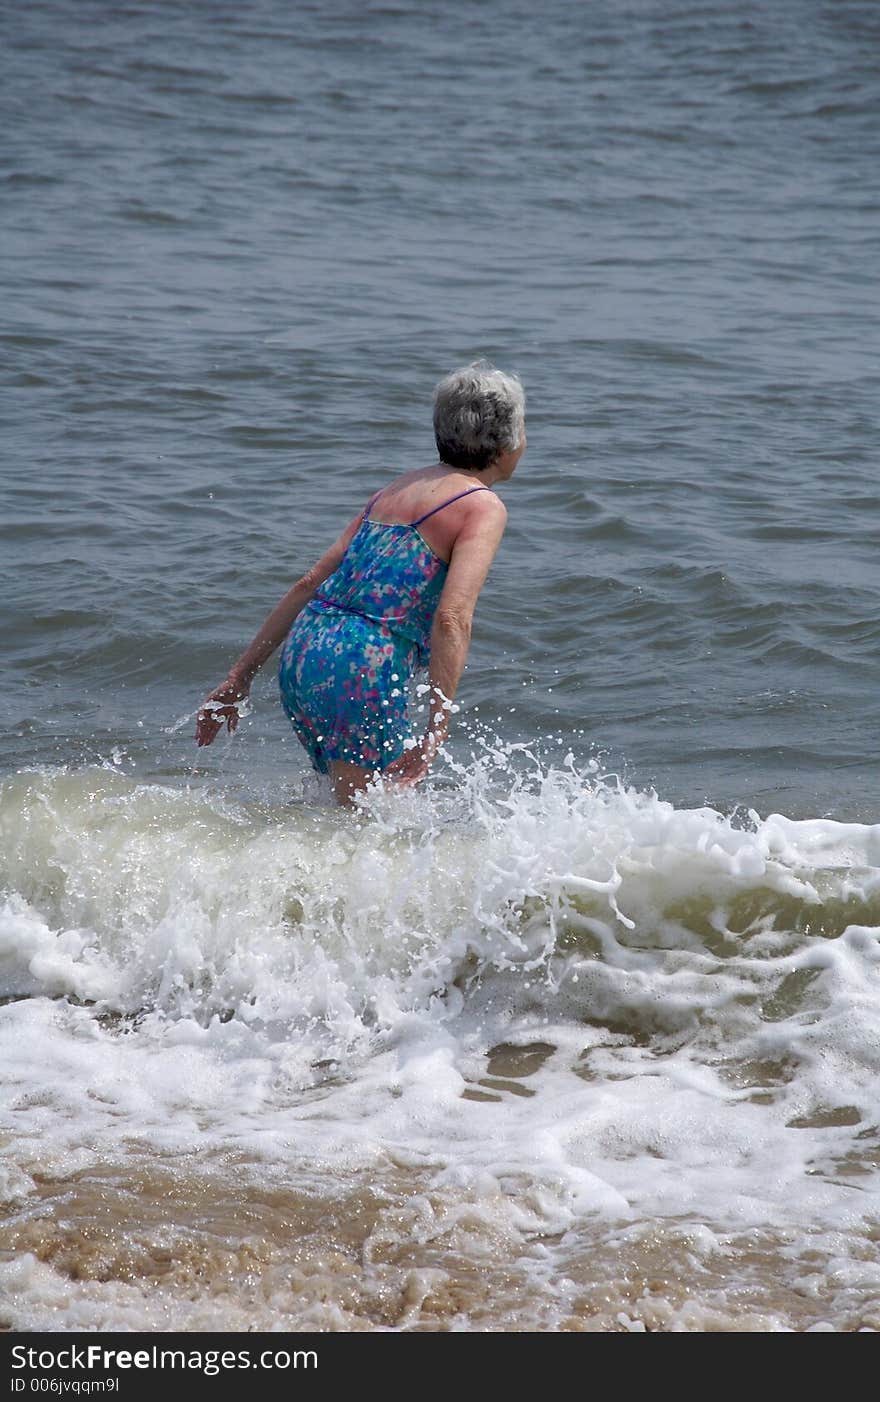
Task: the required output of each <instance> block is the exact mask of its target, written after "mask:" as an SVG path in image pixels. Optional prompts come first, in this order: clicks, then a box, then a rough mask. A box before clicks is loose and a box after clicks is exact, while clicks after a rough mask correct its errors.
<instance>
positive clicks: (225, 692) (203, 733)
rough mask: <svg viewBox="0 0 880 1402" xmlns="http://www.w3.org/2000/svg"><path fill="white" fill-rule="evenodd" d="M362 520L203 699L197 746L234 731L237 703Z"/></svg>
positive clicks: (302, 581)
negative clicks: (226, 731)
mask: <svg viewBox="0 0 880 1402" xmlns="http://www.w3.org/2000/svg"><path fill="white" fill-rule="evenodd" d="M362 519H363V517H362V516H360V515H358V516H355V518H354V520H353V521H350V522H349V523H348V525H347V526H346V528H345V530H344V531H343V532H342V534H341V535H340V536H339V537H338V538H337V539H336V540H335V541H334V542H333V544H332V545H331V546H330V549H329V550H327V551H325V552H324V554H323V555H322V556H321V558H320V560H318V561H317V562H316V563H315V564H314V565H312V568H311V569H310V570H307V571H306V573H305V574H304V575H303V576H302V578H301V579H298V580H297V581H296V583H295V584H294V585H293V587H292V588H291V589H288V591H287V593H286V594H285V595H284V597H283V599H280V600H279V602H278V603H277V604H276V605H275V607H274V609H273V610H272V612H271V613H270V614H269V615H268V617H267V618H266V619H265V620H264V622H263V623H262V625H261V627H260V628H258V630H257V632H256V634H255V636H254V638H253V640H252V641H251V643H250V644H249V646H248V647H247V648H246V649H245V651H244V652H243V653H242V654H241V656H240V657H239V658H238V660H237V662H234V663H233V665H232V666H231V667H230V669H229V673H228V675H227V677H226V680H225V681H224V682H221V684H220V685H219V686H218V687H215V688H214V690H213V691H212V692H211V694H210V695H209V696H206V697H205V700H204V701H203V702H202V705H201V707H200V708H199V712H198V715H197V717H196V740H197V742H198V744H199V745H210V744H211V742H212V741H213V740H215V739H216V738H217V736H218V735H219V733H220V731H221V730H222V729H223V723H224V721H225V722H226V726H227V729H228V730H230V731H232V730H235V728H236V726H237V725H238V707H237V702H239V701H241V700H242V699H243V698H244V697H245V696H247V694H248V692H249V691H250V689H251V682H252V681H253V679H254V677H255V676H256V674H257V672H258V671H259V670H260V668H261V667H262V666H263V664H264V662H266V661H268V659H269V658H270V657H271V656H272V653H273V652H274V651H275V649H276V648H277V647H280V645H281V644H282V643H283V642H284V639H285V638H286V637H287V634H288V633H289V632H290V628H291V625H292V624H293V621H294V619H295V618H296V617H297V615H298V614H299V613H301V612H302V610H303V609H304V608H305V606H306V604H307V603H308V602H309V600H310V599H311V598H312V597H313V595H314V594H315V591H316V590H317V589H319V588H320V586H321V585H322V584H323V583H324V580H325V579H329V578H330V575H331V574H332V573H333V571H334V570H335V569H338V567H339V565H340V563H341V561H342V557H343V555H344V554H345V552H346V550H347V549H348V547H349V545H350V544H351V542H352V540H353V538H354V535H355V533H356V532H357V530H358V527H359V526H360V524H361V521H362Z"/></svg>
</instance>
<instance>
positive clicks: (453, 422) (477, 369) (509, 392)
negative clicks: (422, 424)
mask: <svg viewBox="0 0 880 1402" xmlns="http://www.w3.org/2000/svg"><path fill="white" fill-rule="evenodd" d="M525 407H526V396H525V391H524V390H523V387H522V385H521V384H520V381H519V379H518V377H517V376H516V375H505V374H504V372H503V370H496V369H495V366H494V365H491V364H490V363H489V361H488V360H475V361H474V363H473V364H472V365H465V366H464V367H463V368H462V369H461V370H453V371H452V373H451V374H449V375H445V376H444V377H443V379H442V380H441V381H440V383H439V384H438V385H437V387H436V389H435V390H434V436H435V438H436V439H437V451H438V453H439V454H440V459H441V461H442V462H445V463H448V464H449V466H450V467H458V468H464V469H466V470H467V471H470V472H481V471H482V470H483V469H484V468H487V467H490V466H491V464H492V463H493V462H495V461H496V459H497V458H499V457H500V456H501V454H502V453H511V452H513V451H514V449H516V448H518V447H519V445H520V443H522V441H523V436H524V433H525Z"/></svg>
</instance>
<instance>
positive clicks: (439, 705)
mask: <svg viewBox="0 0 880 1402" xmlns="http://www.w3.org/2000/svg"><path fill="white" fill-rule="evenodd" d="M476 506H477V504H476V503H474V507H476ZM506 525H507V508H506V507H505V505H504V503H503V502H502V501H501V500H500V499H499V498H498V497H497V496H495V494H494V493H492V495H491V496H490V495H488V494H487V495H486V496H485V497H483V499H482V501H481V502H480V504H479V508H478V509H476V510H475V509H473V508H472V509H471V512H470V514H469V517H468V519H467V521H466V522H465V524H464V525H463V526H462V528H461V530H460V531H459V533H458V535H457V536H456V538H455V543H454V545H453V547H452V555H451V558H450V561H449V569H448V571H447V574H446V581H445V583H444V585H443V592H442V594H441V595H440V600H439V602H438V604H437V612H436V613H435V614H434V623H433V626H432V628H431V662H430V667H429V670H428V683H429V687H430V707H429V716H428V726H427V729H426V731H425V734H424V737H423V739H422V740H421V742H420V743H419V744H418V745H417V746H415V747H414V748H413V749H411V750H407V751H406V752H405V753H404V754H403V755H401V757H400V759H397V760H394V761H393V762H392V763H391V764H389V765H388V768H387V769H386V770H385V771H384V774H385V776H386V777H388V778H390V779H392V780H395V781H396V782H397V783H401V784H415V783H418V782H419V780H420V779H423V778H424V777H425V775H426V774H427V772H428V769H429V767H430V764H431V761H432V760H433V759H434V756H435V755H436V753H437V751H438V750H439V749H440V746H441V745H442V744H443V742H444V740H445V739H446V736H447V735H448V733H449V712H450V707H451V703H452V701H453V700H454V698H455V693H456V691H457V690H458V683H459V682H460V680H461V674H462V672H463V671H464V664H465V662H466V661H467V655H468V649H469V647H470V642H471V623H472V620H473V616H474V609H475V608H476V606H477V599H478V598H479V596H480V590H481V589H482V587H483V585H484V583H485V582H486V576H487V575H488V573H489V567H490V565H491V564H492V561H493V560H494V558H495V552H496V551H497V549H498V546H499V545H500V544H501V537H502V536H503V535H504V528H505V526H506Z"/></svg>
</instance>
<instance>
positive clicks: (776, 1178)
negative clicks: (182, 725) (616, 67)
mask: <svg viewBox="0 0 880 1402" xmlns="http://www.w3.org/2000/svg"><path fill="white" fill-rule="evenodd" d="M493 765H494V770H493ZM499 768H506V772H507V782H506V783H505V784H501V783H499V781H498V780H499ZM368 806H369V807H370V809H371V810H372V811H371V812H370V813H368V814H367V813H360V814H354V815H353V814H351V813H337V812H335V811H332V810H330V809H328V808H326V807H322V806H320V805H318V804H314V805H311V806H309V805H296V806H292V807H279V806H275V807H271V808H270V807H253V806H252V807H248V806H247V805H242V804H235V803H232V802H230V801H228V800H224V799H223V798H222V797H220V798H218V797H209V796H206V795H205V794H204V793H196V792H189V791H187V790H184V789H174V788H170V787H160V786H156V785H152V786H147V785H139V784H137V783H135V782H134V781H133V780H132V779H130V778H128V777H125V776H124V775H122V774H118V773H113V772H110V771H107V770H100V771H99V770H89V771H80V772H75V773H66V772H57V773H50V772H44V773H39V774H34V773H30V774H26V775H20V776H18V777H16V778H15V779H13V780H11V781H9V782H8V783H7V784H6V785H5V787H4V789H3V791H2V795H0V840H2V857H0V869H2V886H3V888H5V891H6V896H5V898H4V901H3V904H2V910H0V980H2V983H0V989H2V994H3V996H4V997H6V998H7V999H9V1000H10V1001H8V1002H7V1004H6V1006H5V1007H3V1008H2V1010H0V1064H2V1066H3V1068H4V1071H3V1081H4V1086H5V1093H6V1098H7V1108H8V1112H9V1113H8V1115H7V1117H6V1121H5V1126H4V1129H3V1134H4V1138H5V1139H6V1142H7V1146H8V1147H7V1160H8V1173H9V1184H8V1187H7V1194H8V1200H15V1201H19V1202H20V1201H25V1200H26V1199H27V1195H28V1191H29V1190H30V1191H34V1183H35V1180H36V1178H37V1176H38V1175H42V1176H45V1175H46V1174H49V1175H54V1176H56V1177H64V1176H69V1175H71V1174H75V1173H80V1174H81V1173H88V1172H94V1171H96V1169H97V1168H98V1167H99V1166H100V1165H102V1164H106V1163H107V1162H108V1161H112V1162H114V1163H119V1164H124V1163H126V1162H128V1161H129V1159H130V1157H131V1155H132V1154H133V1152H134V1150H133V1147H132V1146H137V1153H138V1154H140V1153H142V1152H143V1150H144V1147H145V1146H146V1147H148V1148H149V1151H150V1153H151V1154H154V1155H158V1156H160V1158H164V1157H167V1158H168V1159H169V1160H172V1161H180V1160H181V1159H183V1160H184V1161H186V1160H187V1159H188V1158H189V1157H190V1156H192V1155H193V1154H195V1153H198V1154H199V1155H201V1156H202V1160H203V1162H204V1163H206V1164H215V1165H216V1164H217V1163H220V1162H221V1161H222V1162H228V1161H232V1160H234V1161H235V1163H236V1164H237V1168H236V1173H237V1174H239V1175H240V1176H241V1179H242V1181H245V1180H246V1181H248V1182H264V1183H275V1184H278V1183H285V1184H306V1183H308V1184H310V1185H312V1187H313V1186H314V1184H315V1182H316V1181H318V1182H320V1183H321V1184H322V1186H321V1188H320V1189H319V1191H330V1190H331V1189H332V1191H334V1192H340V1191H342V1190H343V1187H344V1185H345V1184H346V1183H349V1184H351V1183H354V1182H356V1181H359V1179H360V1178H362V1177H363V1175H364V1174H368V1175H373V1176H374V1177H376V1176H378V1178H379V1179H380V1180H381V1179H382V1176H383V1174H389V1173H393V1172H394V1171H396V1170H395V1165H396V1166H397V1169H400V1170H403V1169H405V1170H406V1171H410V1172H417V1173H418V1174H419V1175H420V1176H421V1180H422V1182H423V1187H424V1191H425V1192H426V1193H427V1194H428V1196H427V1198H425V1201H426V1202H427V1203H429V1204H430V1211H429V1213H428V1216H427V1217H426V1218H424V1220H422V1221H421V1226H420V1227H419V1229H418V1230H419V1231H420V1232H421V1233H422V1238H421V1239H422V1240H423V1241H430V1240H432V1239H433V1237H432V1233H433V1234H435V1235H436V1234H439V1238H441V1239H443V1240H446V1239H449V1234H450V1233H452V1232H453V1231H455V1230H458V1229H457V1228H455V1227H454V1223H455V1222H456V1221H460V1219H461V1214H465V1215H468V1216H469V1218H470V1220H471V1221H472V1223H476V1224H477V1226H476V1227H475V1230H476V1232H477V1235H479V1234H480V1232H483V1233H485V1234H488V1236H490V1237H492V1239H495V1237H497V1233H498V1232H499V1231H500V1230H501V1225H500V1224H501V1223H503V1224H504V1227H503V1229H504V1231H505V1232H507V1233H509V1234H513V1236H514V1237H516V1238H518V1239H520V1240H521V1241H523V1242H526V1241H529V1240H532V1239H534V1238H535V1237H536V1236H541V1237H543V1236H547V1235H553V1236H556V1237H559V1239H560V1241H561V1242H562V1243H563V1244H562V1245H561V1246H560V1247H558V1248H557V1251H558V1252H559V1253H561V1254H562V1255H563V1256H564V1255H565V1253H566V1252H570V1251H572V1250H575V1249H576V1244H577V1242H578V1240H579V1239H580V1238H579V1233H580V1232H581V1231H582V1230H585V1229H586V1225H585V1224H587V1225H588V1224H589V1223H591V1222H594V1221H596V1220H602V1221H604V1222H605V1224H606V1229H607V1230H611V1229H612V1228H613V1229H614V1230H624V1229H627V1224H629V1228H628V1229H630V1230H636V1231H643V1230H645V1228H644V1224H645V1223H653V1224H655V1225H656V1224H662V1223H667V1224H674V1223H677V1222H682V1221H685V1220H686V1221H689V1222H691V1223H692V1224H695V1226H694V1230H697V1228H699V1230H704V1231H706V1232H707V1233H708V1235H707V1236H706V1238H705V1241H706V1250H707V1251H709V1253H710V1254H711V1253H712V1252H713V1251H715V1250H716V1249H717V1250H719V1251H723V1250H726V1249H729V1248H727V1247H725V1246H723V1241H724V1240H728V1239H730V1238H731V1234H733V1235H735V1234H736V1233H754V1232H759V1231H765V1232H766V1231H771V1232H776V1233H784V1232H786V1231H789V1230H791V1229H792V1228H799V1229H801V1231H802V1232H810V1233H815V1232H817V1231H818V1230H820V1229H821V1230H822V1231H824V1232H826V1233H828V1234H834V1233H837V1234H840V1233H846V1232H854V1233H855V1234H856V1237H855V1239H857V1240H863V1241H867V1240H868V1237H869V1235H870V1224H871V1223H872V1222H873V1221H874V1220H876V1215H877V1211H878V1187H880V1184H878V1170H877V1158H878V1153H877V1150H878V1131H877V1095H876V1083H877V1074H878V1070H880V1012H878V1006H880V1005H878V1000H877V981H878V970H880V928H878V927H880V896H878V879H880V829H878V828H872V827H865V826H858V825H843V824H837V823H833V822H830V821H818V820H816V821H812V822H802V823H798V822H792V821H790V820H788V819H786V818H785V817H782V816H777V815H774V816H771V817H769V818H767V819H766V820H763V821H762V820H760V819H758V818H757V816H756V815H751V817H750V818H749V819H747V820H745V821H743V822H740V823H736V822H734V821H731V820H730V819H729V818H726V817H724V816H723V815H721V814H718V813H716V812H714V811H712V810H711V809H707V808H700V809H693V810H681V809H676V808H675V807H673V806H672V805H671V804H669V803H666V802H664V801H662V800H661V799H660V798H658V797H657V796H656V795H654V794H651V793H647V794H646V793H639V792H635V791H631V790H628V789H626V788H625V787H623V786H622V785H620V784H619V783H616V782H608V781H607V780H604V779H603V778H602V777H601V776H600V775H598V774H596V773H588V774H581V773H578V771H577V769H576V767H575V765H574V763H573V762H569V763H568V764H567V765H565V766H562V767H560V768H556V769H553V768H550V769H547V768H544V769H542V768H540V767H539V766H538V767H531V768H530V766H529V765H528V764H526V765H524V766H523V765H520V769H519V774H518V777H517V776H515V775H513V774H511V773H510V771H509V768H508V767H507V758H506V757H505V756H504V755H501V754H497V753H496V755H495V756H494V760H493V759H492V758H491V757H489V758H485V759H484V761H483V762H482V763H481V764H480V763H478V764H477V765H476V766H475V767H474V768H473V769H471V770H469V771H468V772H467V774H466V775H464V776H462V782H461V785H460V787H459V788H458V789H454V790H445V791H444V790H437V791H435V792H433V793H430V792H427V793H417V792H414V793H409V794H407V795H405V796H403V797H401V796H400V795H397V796H389V795H382V794H378V795H373V796H372V797H371V798H370V799H369V800H368ZM230 1156H232V1160H230ZM316 1175H317V1180H316ZM417 1215H418V1214H417ZM640 1224H641V1225H640ZM395 1230H396V1229H395ZM401 1230H404V1231H410V1230H412V1222H411V1221H410V1224H409V1226H407V1227H404V1228H401ZM493 1234H494V1235H493ZM560 1234H561V1236H560ZM725 1234H726V1236H725ZM719 1243H722V1244H719ZM829 1249H830V1248H829ZM530 1259H531V1267H530V1269H532V1270H534V1271H538V1272H539V1266H538V1264H537V1263H536V1260H537V1258H534V1256H533V1257H532V1258H530ZM554 1259H555V1258H554ZM792 1259H793V1261H794V1262H795V1264H794V1265H793V1267H792V1269H793V1270H794V1269H795V1268H796V1269H798V1270H800V1269H801V1267H800V1266H798V1265H797V1253H796V1252H794V1251H793V1252H792ZM15 1269H16V1270H17V1271H18V1272H19V1275H20V1273H21V1270H22V1268H21V1267H20V1266H16V1268H15ZM804 1269H806V1267H804ZM41 1272H43V1273H41ZM539 1273H540V1272H539ZM25 1274H27V1272H25ZM868 1275H870V1271H869V1272H868ZM15 1279H16V1280H18V1279H19V1276H18V1275H16V1276H15ZM27 1279H28V1281H31V1282H33V1283H34V1290H35V1292H36V1293H35V1295H34V1301H33V1302H32V1303H33V1308H34V1310H35V1311H36V1313H33V1314H30V1315H29V1314H28V1312H27V1310H28V1305H27V1299H28V1289H27V1288H24V1293H23V1298H24V1300H25V1303H24V1304H23V1305H22V1306H21V1310H20V1312H19V1313H18V1314H17V1315H15V1319H16V1320H17V1321H18V1322H20V1323H21V1322H27V1321H28V1320H31V1322H33V1321H35V1320H36V1321H37V1327H42V1326H41V1325H40V1324H39V1320H43V1321H44V1323H45V1319H46V1318H47V1316H46V1315H45V1314H41V1313H40V1307H38V1303H37V1302H38V1300H39V1299H42V1298H43V1296H44V1295H45V1293H46V1289H48V1287H46V1285H45V1274H44V1268H43V1267H40V1268H39V1269H37V1268H36V1267H34V1268H33V1271H32V1273H31V1274H30V1275H28V1276H27ZM41 1281H42V1282H43V1283H42V1284H40V1282H41ZM865 1281H867V1276H865ZM11 1282H12V1276H10V1277H8V1280H7V1284H9V1283H11ZM869 1284H870V1281H867V1283H866V1284H865V1287H864V1288H865V1290H867V1289H868V1285H869ZM44 1287H45V1288H44ZM841 1288H843V1287H841ZM871 1288H873V1287H871ZM51 1293H52V1292H51V1290H49V1295H51ZM102 1308H103V1306H102ZM107 1308H108V1309H109V1314H107V1315H106V1318H107V1319H110V1318H112V1316H113V1310H112V1308H110V1307H109V1306H108V1307H107ZM670 1308H672V1307H671V1306H670ZM120 1309H122V1307H121V1306H120ZM624 1312H625V1311H624ZM674 1313H675V1312H674V1310H673V1315H674ZM90 1317H91V1316H90ZM98 1317H99V1316H98V1315H96V1316H94V1318H98ZM124 1317H125V1312H124V1310H123V1311H122V1313H121V1314H120V1315H119V1319H120V1320H122V1319H123V1318H124ZM675 1317H676V1318H677V1316H675ZM100 1318H101V1319H105V1315H100ZM627 1318H628V1319H630V1322H631V1323H632V1319H631V1317H630V1315H627ZM672 1318H673V1316H672V1315H670V1319H672ZM105 1322H106V1321H105ZM783 1322H784V1321H783ZM673 1323H674V1321H673ZM673 1323H670V1322H669V1320H667V1324H666V1325H664V1327H673ZM636 1324H638V1320H636ZM777 1326H778V1327H782V1325H779V1322H778V1321H777V1325H774V1326H773V1327H777ZM102 1327H104V1326H102ZM106 1327H109V1325H107V1326H106ZM230 1327H236V1326H235V1325H231V1326H230ZM620 1327H629V1325H627V1326H624V1325H621V1326H620ZM683 1327H691V1326H683ZM693 1327H696V1326H693ZM707 1327H709V1326H707ZM762 1327H763V1326H762ZM768 1327H769V1326H768Z"/></svg>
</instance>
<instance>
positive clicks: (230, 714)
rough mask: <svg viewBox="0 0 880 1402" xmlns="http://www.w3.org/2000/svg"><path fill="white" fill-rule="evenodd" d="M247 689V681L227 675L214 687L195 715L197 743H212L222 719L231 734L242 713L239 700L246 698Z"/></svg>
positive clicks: (248, 687) (221, 727)
mask: <svg viewBox="0 0 880 1402" xmlns="http://www.w3.org/2000/svg"><path fill="white" fill-rule="evenodd" d="M249 691H250V685H249V684H248V683H247V682H242V681H239V680H238V679H237V678H236V677H234V676H228V677H227V678H226V680H225V682H222V683H221V685H220V686H218V687H215V688H214V690H213V691H212V692H211V694H210V696H206V697H205V699H204V701H203V702H202V704H201V706H200V707H199V710H198V714H197V716H196V743H197V744H198V745H210V744H212V743H213V741H214V740H216V738H217V736H218V735H219V734H220V731H221V730H222V729H223V722H224V721H225V722H226V729H227V730H228V731H229V733H230V735H231V734H232V732H233V730H234V729H235V727H236V726H237V725H238V722H239V719H240V716H241V714H242V713H241V711H240V710H239V702H241V701H244V700H245V699H246V697H247V695H248V693H249Z"/></svg>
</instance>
